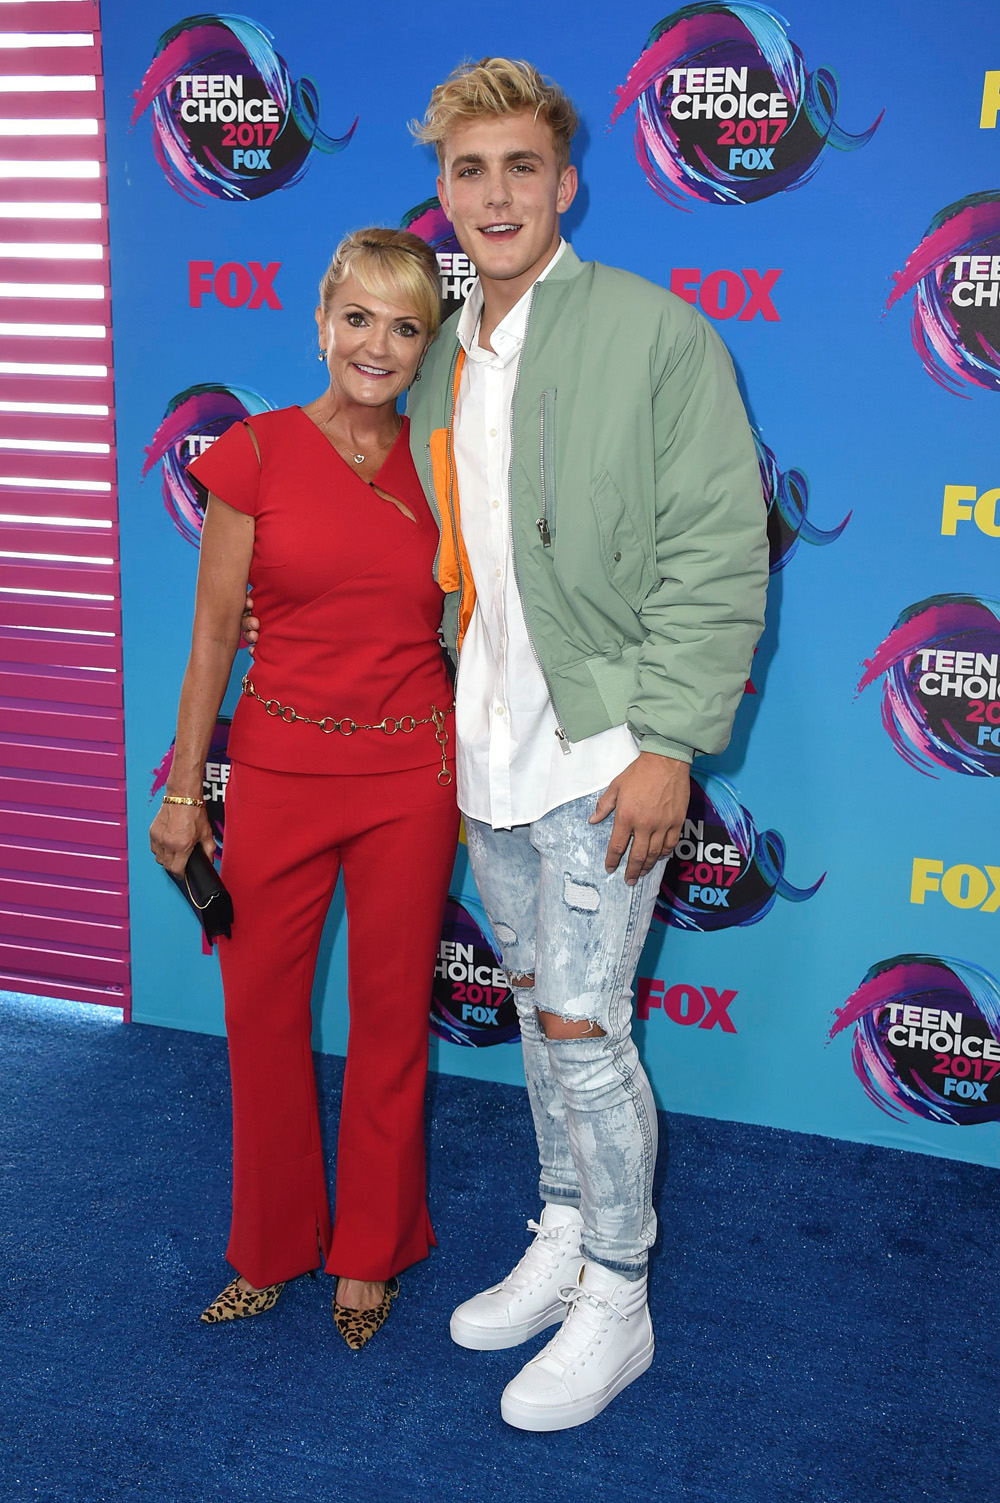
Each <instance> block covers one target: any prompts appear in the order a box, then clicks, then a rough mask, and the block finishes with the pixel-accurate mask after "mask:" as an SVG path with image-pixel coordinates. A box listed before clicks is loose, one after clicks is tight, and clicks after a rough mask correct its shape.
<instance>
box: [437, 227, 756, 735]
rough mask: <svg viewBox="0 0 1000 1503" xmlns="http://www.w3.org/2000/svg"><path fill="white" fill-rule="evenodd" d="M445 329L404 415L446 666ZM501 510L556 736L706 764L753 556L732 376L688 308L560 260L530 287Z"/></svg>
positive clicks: (749, 475)
mask: <svg viewBox="0 0 1000 1503" xmlns="http://www.w3.org/2000/svg"><path fill="white" fill-rule="evenodd" d="M458 317H459V315H458V314H457V313H456V314H455V315H454V316H453V317H452V318H450V319H449V320H448V321H447V322H446V323H445V325H444V327H443V328H442V330H441V333H440V335H439V336H438V338H437V340H436V341H435V343H434V344H433V345H432V346H431V348H430V350H429V351H428V353H427V356H426V359H425V361H424V365H423V370H422V379H421V380H420V382H419V383H417V384H415V385H414V386H413V388H412V389H411V391H410V398H409V404H408V409H407V411H408V416H409V418H410V442H411V447H412V451H413V457H414V462H415V464H416V466H417V472H418V474H419V475H420V476H421V478H422V480H423V483H424V488H425V490H426V491H427V494H428V500H429V502H430V504H431V507H432V509H433V510H434V511H435V512H436V513H437V515H438V519H439V522H440V524H441V526H442V540H443V542H444V544H445V545H446V546H445V547H444V548H442V547H439V550H438V560H437V572H438V578H439V580H440V581H441V583H442V585H443V587H444V588H445V589H446V591H447V592H448V593H447V594H446V599H445V613H444V635H445V640H446V642H447V644H448V647H449V650H450V651H451V652H452V654H453V656H456V658H457V644H458V621H459V606H460V600H463V601H464V602H465V609H464V613H463V614H464V616H465V618H466V619H467V616H468V614H469V613H470V611H471V600H470V592H473V591H474V586H473V584H472V581H471V578H470V577H469V570H468V563H467V560H466V559H465V556H464V547H463V546H462V544H461V522H460V499H461V498H460V497H459V496H458V493H457V486H456V483H455V476H454V463H453V457H452V456H453V450H452V447H451V444H450V432H449V430H450V426H451V423H452V420H453V407H454V399H453V390H454V384H455V370H456V362H457V359H458V356H459V353H460V349H461V347H460V345H459V343H458V338H457V323H458ZM442 430H443V431H442ZM442 456H444V460H443V462H442ZM510 515H511V531H512V541H513V553H514V566H515V574H516V579H517V584H518V589H519V593H520V597H521V602H522V606H523V610H524V616H525V621H526V623H527V627H528V632H529V635H530V638H531V642H532V645H533V647H534V650H535V654H536V657H537V658H538V661H539V663H540V665H541V668H542V671H543V673H544V675H545V678H546V681H547V683H548V687H549V692H550V694H551V697H552V702H553V704H554V707H555V711H556V715H557V718H558V720H559V724H560V727H561V728H563V729H564V730H565V733H566V736H567V737H568V739H569V741H570V742H574V741H580V740H582V739H583V738H584V737H586V736H591V735H594V734H595V733H596V732H598V731H602V730H606V729H607V728H609V727H610V726H615V725H621V724H623V723H627V724H628V725H629V727H630V728H631V730H632V732H633V734H634V735H635V737H636V739H637V741H638V743H639V746H640V748H641V749H642V750H643V751H651V752H659V753H661V754H662V755H666V756H670V757H676V758H679V759H681V760H684V761H690V760H691V758H692V756H694V755H697V754H698V753H699V752H701V753H716V752H720V751H722V750H723V749H724V748H725V746H726V744H727V742H728V740H729V736H730V732H731V729H732V723H733V717H734V715H735V713H736V709H737V706H738V705H739V703H740V698H741V696H742V694H743V691H744V686H745V683H746V680H747V677H748V674H749V671H750V662H751V658H752V656H753V650H754V646H755V644H756V642H757V638H758V637H759V635H760V632H761V630H762V627H763V621H764V598H765V593H766V588H767V572H768V546H767V535H766V515H765V507H764V500H763V495H762V491H761V481H760V472H759V468H758V464H757V458H756V454H755V450H754V444H753V438H752V435H751V432H750V427H749V424H748V422H747V417H746V413H745V412H744V409H743V403H742V401H741V399H740V395H739V392H738V390H737V386H736V379H735V376H734V374H733V367H732V362H731V360H730V358H729V355H728V352H727V351H726V349H725V346H724V345H723V344H722V341H721V340H720V339H719V338H718V336H717V335H716V333H715V331H714V330H713V329H712V328H711V326H710V325H709V324H708V323H707V322H706V320H705V319H704V318H702V316H701V315H700V314H699V313H697V312H695V310H694V309H693V308H691V307H689V306H688V304H687V303H685V302H683V301H681V299H679V298H677V297H674V296H673V295H672V294H671V293H669V292H666V291H665V290H664V289H663V288H661V287H657V286H655V285H654V284H653V283H651V282H647V281H645V280H644V279H643V278H641V277H637V276H633V275H632V274H631V273H630V272H625V271H619V270H616V269H615V268H613V267H609V266H603V265H601V264H600V263H599V262H594V261H587V262H582V261H580V259H579V258H578V257H577V256H576V254H575V253H574V252H573V250H572V248H571V247H570V246H567V248H566V250H565V252H564V253H563V255H562V256H561V257H560V259H559V261H558V262H557V263H556V265H555V266H554V267H553V268H552V270H551V271H550V273H549V274H548V276H547V277H546V278H545V280H544V281H542V282H538V283H536V285H535V287H534V289H533V292H532V300H531V305H530V309H529V314H528V322H527V331H526V336H525V342H524V346H523V349H522V352H521V364H520V370H519V373H518V378H517V386H516V390H515V395H514V402H513V412H512V452H511V465H510ZM456 543H457V545H458V546H457V547H456ZM446 555H447V557H446ZM463 564H464V567H463Z"/></svg>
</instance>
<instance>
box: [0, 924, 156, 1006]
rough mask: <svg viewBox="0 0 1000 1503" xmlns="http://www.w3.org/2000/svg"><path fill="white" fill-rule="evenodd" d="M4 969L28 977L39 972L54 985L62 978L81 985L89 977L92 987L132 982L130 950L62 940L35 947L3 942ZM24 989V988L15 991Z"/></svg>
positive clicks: (0, 948)
mask: <svg viewBox="0 0 1000 1503" xmlns="http://www.w3.org/2000/svg"><path fill="white" fill-rule="evenodd" d="M0 969H2V970H4V971H8V972H9V971H15V972H16V971H18V970H20V971H21V974H22V975H24V976H30V975H31V974H32V973H33V972H34V971H36V970H37V973H38V975H39V976H40V977H42V978H44V979H46V980H48V981H50V982H51V981H54V980H56V978H58V977H64V978H65V979H66V980H67V981H70V982H79V981H80V978H81V977H82V976H86V977H87V983H89V984H94V983H101V984H103V985H104V986H105V987H109V986H112V985H118V986H124V985H125V984H126V982H127V979H128V950H127V948H124V949H123V950H122V952H121V953H116V952H115V951H113V950H111V949H108V950H104V948H103V947H100V946H93V947H92V946H90V945H87V946H85V947H80V946H76V945H73V944H70V943H67V944H62V943H60V942H59V941H58V940H50V941H49V942H48V943H46V944H38V945H37V946H35V945H33V944H31V943H28V942H25V943H20V942H18V941H17V940H15V939H9V940H8V939H0ZM24 989H25V988H24V987H23V986H22V987H20V988H15V990H20V991H24ZM119 1005H120V1004H119Z"/></svg>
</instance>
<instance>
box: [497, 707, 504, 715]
mask: <svg viewBox="0 0 1000 1503" xmlns="http://www.w3.org/2000/svg"><path fill="white" fill-rule="evenodd" d="M497 714H498V715H502V714H503V705H497Z"/></svg>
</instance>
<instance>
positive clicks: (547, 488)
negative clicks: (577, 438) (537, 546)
mask: <svg viewBox="0 0 1000 1503" xmlns="http://www.w3.org/2000/svg"><path fill="white" fill-rule="evenodd" d="M538 429H539V468H540V472H541V492H542V514H541V516H540V517H539V518H538V521H537V522H536V523H535V526H536V527H537V528H538V535H539V537H540V538H541V540H542V547H543V548H549V547H551V545H552V528H553V527H554V526H555V521H556V388H555V387H554V386H549V387H547V388H546V389H545V391H543V392H542V402H541V410H540V414H539V420H538Z"/></svg>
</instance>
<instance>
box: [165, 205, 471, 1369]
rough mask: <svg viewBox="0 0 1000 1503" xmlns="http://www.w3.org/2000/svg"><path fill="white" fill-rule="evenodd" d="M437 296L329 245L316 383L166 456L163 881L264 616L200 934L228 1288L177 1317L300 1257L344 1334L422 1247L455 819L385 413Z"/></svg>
mask: <svg viewBox="0 0 1000 1503" xmlns="http://www.w3.org/2000/svg"><path fill="white" fill-rule="evenodd" d="M439 296H440V295H439V288H438V279H437V266H436V262H435V258H434V255H433V253H432V252H431V250H430V249H429V248H428V246H426V245H425V244H424V242H423V241H421V240H419V239H417V237H415V236H413V235H409V234H406V233H403V232H401V231H397V230H384V229H373V230H361V231H358V232H356V233H355V234H353V235H349V236H348V237H347V238H346V239H345V240H344V241H343V242H342V243H341V245H340V246H339V247H338V250H337V253H336V255H335V256H334V258H333V261H332V263H331V265H330V267H329V269H328V271H327V273H326V275H325V276H324V278H323V280H322V283H321V286H320V306H319V307H318V309H317V311H316V323H317V330H318V336H319V356H320V359H321V360H322V361H323V362H324V363H325V365H326V370H327V374H328V377H329V384H328V386H327V389H326V390H325V391H324V392H323V394H322V395H321V396H320V397H318V398H316V400H314V401H312V402H310V403H308V404H307V405H306V406H304V407H286V408H284V409H282V410H280V411H277V412H267V413H263V414H260V415H258V416H256V417H253V418H251V419H248V420H247V421H246V422H244V423H242V424H236V425H234V426H233V427H232V428H231V429H230V430H229V431H228V432H227V433H225V434H224V435H223V437H222V438H221V439H219V440H218V442H217V443H216V444H214V445H213V446H212V448H211V449H210V450H208V451H207V452H206V453H205V454H203V455H202V456H201V457H200V458H199V459H197V460H196V461H195V462H194V463H193V464H192V465H191V466H190V469H191V472H192V474H193V475H194V476H195V477H196V478H197V479H198V480H200V481H201V482H202V483H203V484H204V485H205V486H206V487H207V489H208V491H209V492H210V497H209V501H208V506H207V510H206V515H205V525H204V531H203V534H202V546H201V563H200V568H199V574H198V589H197V598H196V605H195V620H194V633H193V643H192V650H191V657H190V660H189V663H188V668H187V672H186V675H185V678H184V684H183V689H182V692H181V701H180V711H179V718H178V727H177V740H176V750H175V754H174V760H173V767H172V770H171V774H170V779H169V782H168V785H167V789H166V798H165V800H164V804H163V807H162V808H161V810H160V812H159V813H158V815H157V817H156V819H155V821H154V823H153V826H152V830H151V832H150V838H151V844H152V848H153V852H154V854H155V855H156V858H157V860H158V861H159V862H160V863H161V864H162V865H164V866H165V867H167V869H168V870H170V871H173V872H178V871H181V870H183V867H184V865H185V862H186V861H187V858H188V856H189V854H190V852H191V850H192V849H193V847H194V846H195V845H196V844H197V843H198V842H200V843H201V844H202V846H203V847H204V848H205V849H206V850H207V851H208V852H209V853H211V850H212V837H211V834H210V831H209V826H208V820H207V817H206V815H205V810H204V808H203V806H202V802H201V793H202V769H203V766H204V761H205V756H206V753H207V749H208V744H209V736H210V732H211V729H212V727H213V725H214V724H215V720H216V716H217V714H218V710H219V705H220V703H221V700H222V696H223V693H224V691H225V687H226V683H227V681H228V678H229V673H230V669H231V667H232V662H233V657H234V654H235V652H236V648H237V644H238V642H239V637H240V620H241V613H242V611H243V606H244V602H245V599H246V587H247V582H248V580H251V581H252V582H253V589H254V600H255V605H256V607H257V608H258V609H259V611H260V614H261V616H262V617H264V618H265V619H266V621H267V631H266V632H265V633H264V635H263V636H262V638H261V642H260V645H259V648H258V650H257V655H256V658H255V661H254V664H253V667H252V669H251V671H250V673H249V674H248V675H247V677H246V679H245V680H244V693H243V697H242V698H241V700H240V703H239V707H238V708H237V711H236V714H235V716H234V720H233V727H232V733H231V740H230V754H231V759H232V763H233V770H232V776H231V780H230V783H229V787H228V792H227V808H226V846H225V856H224V860H223V866H222V877H223V880H224V882H225V884H226V886H227V887H228V889H229V891H230V893H231V894H232V898H233V903H234V908H235V915H236V917H235V923H234V926H233V933H232V938H231V939H229V940H225V939H223V940H220V942H219V955H220V961H221V967H222V978H223V986H224V991H225V1004H226V1031H227V1035H228V1040H229V1054H230V1065H231V1072H232V1085H233V1157H234V1169H233V1181H234V1183H233V1219H232V1229H231V1235H230V1241H229V1247H228V1251H227V1257H228V1259H229V1261H230V1263H231V1264H232V1265H233V1267H234V1268H235V1269H236V1270H237V1277H236V1278H235V1279H234V1280H233V1281H232V1283H230V1284H229V1286H228V1287H227V1288H226V1289H225V1290H224V1291H223V1293H222V1294H220V1295H219V1297H218V1298H217V1299H216V1300H215V1301H213V1303H212V1304H211V1305H209V1307H208V1309H207V1310H206V1311H205V1312H204V1314H203V1315H202V1319H203V1320H204V1321H207V1322H211V1323H214V1322H217V1321H223V1320H231V1319H234V1318H237V1317H239V1316H246V1315H254V1314H258V1313H260V1312H262V1311H264V1310H267V1309H270V1307H271V1306H272V1305H273V1304H274V1302H275V1301H276V1299H277V1298H278V1296H279V1295H280V1293H281V1290H282V1289H283V1287H284V1285H285V1283H286V1282H287V1281H288V1280H289V1279H292V1278H295V1277H296V1276H297V1275H299V1274H302V1273H306V1272H309V1271H311V1270H313V1269H314V1268H315V1267H316V1266H317V1263H318V1262H320V1261H322V1263H323V1264H324V1266H325V1268H326V1269H327V1271H328V1272H330V1273H333V1274H335V1275H337V1276H338V1283H337V1292H336V1298H335V1300H334V1317H335V1319H336V1322H337V1326H338V1328H339V1330H340V1331H341V1334H342V1335H343V1336H344V1339H345V1340H346V1341H347V1343H348V1345H349V1346H351V1347H353V1348H355V1349H356V1348H358V1347H360V1346H362V1345H364V1343H365V1342H366V1341H367V1340H368V1339H369V1337H370V1336H371V1335H373V1334H374V1332H375V1331H377V1330H378V1328H379V1327H380V1325H381V1324H382V1323H383V1321H384V1320H385V1319H386V1316H387V1315H388V1313H389V1311H390V1309H391V1303H392V1299H393V1297H394V1295H395V1293H396V1292H397V1288H398V1284H397V1281H396V1277H395V1276H396V1275H397V1274H398V1273H399V1272H400V1271H401V1270H403V1269H405V1268H406V1267H408V1266H409V1265H410V1264H411V1263H414V1262H416V1261H417V1260H418V1259H421V1258H424V1257H425V1256H426V1255H427V1251H428V1248H429V1247H430V1246H431V1245H432V1244H433V1241H434V1234H433V1232H432V1229H431V1224H430V1219H429V1216H428V1212H427V1204H426V1198H425V1167H424V1136H423V1103H424V1085H425V1076H426V1068H427V1020H428V1013H429V1000H430V985H431V976H432V972H433V965H434V956H435V953H436V950H437V945H438V942H439V937H440V928H441V918H442V913H443V908H444V902H445V897H446V893H447V884H448V880H449V877H450V874H451V869H452V861H453V857H454V851H455V844H456V840H457V833H458V814H457V810H456V806H455V797H454V783H453V756H452V752H453V745H454V742H453V735H452V719H451V706H452V692H451V688H450V684H449V681H448V677H447V674H446V672H445V668H444V662H443V659H442V654H441V648H440V645H439V639H438V628H439V625H440V621H441V611H442V598H443V597H442V592H441V590H440V588H439V586H438V585H437V583H436V582H435V580H434V573H433V563H434V556H435V552H436V549H437V542H438V529H437V525H436V520H435V518H434V517H433V515H432V514H431V511H430V510H429V508H428V503H427V500H426V498H425V496H424V493H423V490H422V488H421V485H420V482H419V480H418V478H417V474H416V471H415V470H414V466H413V462H412V460H411V458H410V447H409V433H408V426H409V425H408V423H407V420H406V419H405V418H402V417H400V416H399V415H398V413H397V410H396V402H397V399H398V398H399V396H400V395H401V394H402V393H403V392H404V391H405V390H406V389H407V388H408V387H409V386H410V385H411V384H412V383H413V382H414V381H415V380H418V379H419V373H420V364H421V362H422V360H423V357H424V354H425V352H426V350H427V347H428V345H429V344H430V342H431V341H432V340H433V338H434V336H435V334H436V333H437V328H438V321H439V316H440V312H439V310H440V301H439ZM341 870H343V873H344V883H345V891H346V902H347V929H348V965H349V983H348V996H349V1003H350V1014H351V1025H350V1042H349V1046H348V1055H347V1066H346V1071H345V1076H344V1090H343V1101H342V1106H341V1117H340V1132H339V1140H338V1152H337V1188H336V1206H335V1217H334V1219H333V1223H332V1226H331V1218H330V1213H329V1209H328V1202H327V1191H326V1174H325V1165H324V1159H323V1152H322V1147H321V1143H320V1132H319V1118H318V1113H317V1103H316V1084H315V1077H314V1070H313V1060H312V1054H311V1049H310V1034H311V1009H310V998H311V992H312V986H313V975H314V971H315V965H316V955H317V950H318V946H319V941H320V935H321V932H322V928H323V922H324V919H325V918H326V914H327V910H328V908H329V905H330V900H331V898H332V896H333V891H334V888H335V887H336V884H337V880H338V876H339V873H340V871H341ZM404 893H405V912H401V904H402V903H403V899H404Z"/></svg>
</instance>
